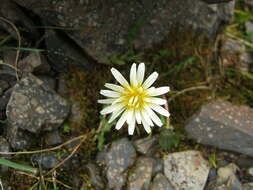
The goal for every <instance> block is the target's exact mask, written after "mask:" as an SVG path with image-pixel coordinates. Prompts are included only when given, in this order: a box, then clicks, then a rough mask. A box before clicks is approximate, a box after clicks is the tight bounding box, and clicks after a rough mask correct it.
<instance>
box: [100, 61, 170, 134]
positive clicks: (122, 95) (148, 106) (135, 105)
mask: <svg viewBox="0 0 253 190" xmlns="http://www.w3.org/2000/svg"><path fill="white" fill-rule="evenodd" d="M111 72H112V74H113V76H114V78H115V79H116V80H117V81H118V82H119V84H120V85H115V84H110V83H106V84H105V87H106V88H108V89H110V90H101V91H100V94H102V95H104V96H106V97H107V99H102V100H98V103H101V104H109V106H107V107H105V108H104V109H103V110H102V111H101V112H100V113H101V114H102V115H105V114H110V113H112V115H111V118H110V119H109V123H110V122H112V121H113V120H115V119H116V118H117V117H119V116H120V118H119V120H118V121H117V123H116V129H117V130H119V129H120V128H121V127H122V126H123V125H124V123H125V122H126V123H127V124H128V133H129V135H133V133H134V129H135V125H136V123H137V124H142V125H143V127H144V129H145V130H146V132H147V133H150V132H151V128H150V127H153V126H154V125H157V126H159V127H161V126H162V122H161V120H160V118H159V117H158V116H157V115H156V113H155V112H157V113H159V114H161V115H164V116H166V117H169V116H170V114H169V112H168V111H167V110H166V109H164V108H163V107H162V106H161V105H164V104H166V100H165V99H162V98H158V97H156V96H160V95H162V94H165V93H167V92H169V90H170V88H169V87H167V86H165V87H160V88H155V87H151V85H152V84H153V83H154V82H155V80H156V79H157V77H158V73H157V72H153V73H152V74H151V75H150V76H149V77H148V78H147V79H146V80H145V81H144V75H145V64H144V63H141V64H139V65H138V68H137V66H136V64H135V63H134V64H133V65H132V67H131V70H130V83H129V82H128V81H127V80H126V79H125V78H124V77H123V76H122V74H121V73H120V72H119V71H118V70H117V69H115V68H112V69H111Z"/></svg>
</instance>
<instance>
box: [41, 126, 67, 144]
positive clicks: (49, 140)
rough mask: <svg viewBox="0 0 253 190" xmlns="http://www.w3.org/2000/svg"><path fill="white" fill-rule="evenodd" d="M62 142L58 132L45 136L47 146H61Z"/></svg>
mask: <svg viewBox="0 0 253 190" xmlns="http://www.w3.org/2000/svg"><path fill="white" fill-rule="evenodd" d="M62 142H63V141H62V138H61V136H60V134H59V131H58V130H54V131H51V132H47V133H46V134H45V144H46V145H47V146H56V145H59V144H61V143H62Z"/></svg>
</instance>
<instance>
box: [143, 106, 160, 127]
mask: <svg viewBox="0 0 253 190" xmlns="http://www.w3.org/2000/svg"><path fill="white" fill-rule="evenodd" d="M144 109H145V110H146V111H147V113H148V115H149V116H150V117H151V119H152V120H153V121H154V123H155V124H156V125H157V126H159V127H161V126H162V125H163V123H162V121H161V120H160V118H159V117H158V116H157V115H156V114H155V112H154V111H153V110H152V109H151V108H150V107H149V106H147V105H146V106H144Z"/></svg>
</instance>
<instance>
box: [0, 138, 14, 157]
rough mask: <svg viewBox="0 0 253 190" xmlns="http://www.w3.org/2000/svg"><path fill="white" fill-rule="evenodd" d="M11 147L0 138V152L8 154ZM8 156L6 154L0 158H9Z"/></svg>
mask: <svg viewBox="0 0 253 190" xmlns="http://www.w3.org/2000/svg"><path fill="white" fill-rule="evenodd" d="M10 151H11V147H10V144H9V143H8V142H7V140H6V139H5V138H4V137H2V136H0V152H10ZM9 156H10V155H8V154H1V157H9Z"/></svg>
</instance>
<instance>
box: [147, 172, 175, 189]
mask: <svg viewBox="0 0 253 190" xmlns="http://www.w3.org/2000/svg"><path fill="white" fill-rule="evenodd" d="M150 190H174V187H172V185H171V184H170V182H169V181H168V179H167V178H166V177H165V176H164V175H163V174H162V173H158V174H157V175H156V176H155V178H154V180H153V182H152V185H151V187H150Z"/></svg>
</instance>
